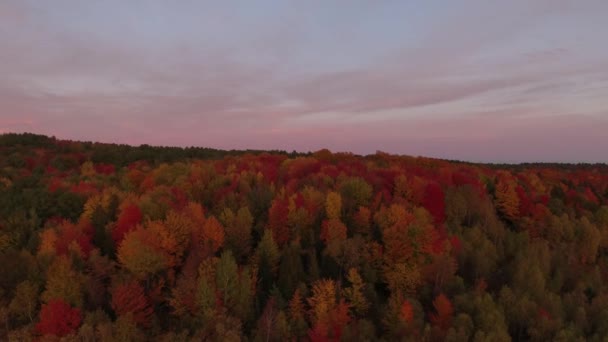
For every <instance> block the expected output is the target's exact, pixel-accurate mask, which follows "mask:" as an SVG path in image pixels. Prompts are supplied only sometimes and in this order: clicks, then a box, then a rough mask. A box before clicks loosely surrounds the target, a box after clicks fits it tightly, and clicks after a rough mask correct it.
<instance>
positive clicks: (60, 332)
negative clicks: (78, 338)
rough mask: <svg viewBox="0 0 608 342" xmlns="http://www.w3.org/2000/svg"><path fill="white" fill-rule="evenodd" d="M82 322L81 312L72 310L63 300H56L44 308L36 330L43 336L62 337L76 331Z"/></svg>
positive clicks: (75, 309)
mask: <svg viewBox="0 0 608 342" xmlns="http://www.w3.org/2000/svg"><path fill="white" fill-rule="evenodd" d="M81 321H82V316H81V314H80V310H78V309H77V308H72V307H71V306H70V305H69V304H67V303H66V302H64V301H63V300H61V299H55V300H51V301H50V302H49V303H48V304H46V305H43V306H42V309H41V310H40V322H38V324H36V330H38V332H39V333H40V334H42V335H55V336H58V337H62V336H65V335H68V334H69V333H71V332H73V331H75V330H76V329H77V328H78V327H79V326H80V322H81Z"/></svg>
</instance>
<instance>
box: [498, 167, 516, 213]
mask: <svg viewBox="0 0 608 342" xmlns="http://www.w3.org/2000/svg"><path fill="white" fill-rule="evenodd" d="M495 197H496V209H498V211H499V212H500V213H501V214H502V215H503V216H504V217H505V218H507V219H508V220H510V221H514V220H516V219H517V218H518V216H519V197H518V196H517V192H516V191H515V183H514V182H513V181H512V180H510V179H508V178H507V177H506V176H503V177H500V178H499V181H498V184H496V191H495Z"/></svg>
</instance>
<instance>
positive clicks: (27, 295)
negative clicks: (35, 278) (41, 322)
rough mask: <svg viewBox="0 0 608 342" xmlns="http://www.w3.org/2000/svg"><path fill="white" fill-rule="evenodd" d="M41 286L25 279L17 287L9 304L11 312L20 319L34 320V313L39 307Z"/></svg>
mask: <svg viewBox="0 0 608 342" xmlns="http://www.w3.org/2000/svg"><path fill="white" fill-rule="evenodd" d="M39 292H40V286H38V284H36V283H34V282H32V281H29V280H25V281H23V282H22V283H20V284H19V285H17V288H16V289H15V296H14V298H13V300H12V301H11V303H10V305H9V310H10V313H11V314H12V315H14V316H16V318H18V319H20V320H25V319H27V320H29V321H30V323H33V322H34V315H35V313H36V309H37V307H38V294H39Z"/></svg>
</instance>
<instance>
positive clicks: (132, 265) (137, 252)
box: [118, 226, 169, 280]
mask: <svg viewBox="0 0 608 342" xmlns="http://www.w3.org/2000/svg"><path fill="white" fill-rule="evenodd" d="M158 245H160V242H159V241H158V235H156V234H154V233H152V231H150V230H146V229H144V228H143V227H141V226H140V227H138V228H137V229H136V230H134V231H131V232H129V233H127V234H126V235H125V237H124V239H123V241H122V243H121V244H120V246H119V247H118V261H120V263H121V264H122V265H123V267H125V268H126V269H127V270H129V271H130V272H131V273H132V274H133V275H135V276H136V277H137V278H138V279H142V280H143V279H147V278H148V277H149V276H152V275H155V274H157V273H159V272H161V271H163V270H165V269H166V268H167V267H168V266H169V259H168V256H167V255H166V254H164V253H163V251H161V250H159V249H158V248H155V246H158Z"/></svg>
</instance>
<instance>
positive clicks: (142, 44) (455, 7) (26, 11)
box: [0, 0, 608, 162]
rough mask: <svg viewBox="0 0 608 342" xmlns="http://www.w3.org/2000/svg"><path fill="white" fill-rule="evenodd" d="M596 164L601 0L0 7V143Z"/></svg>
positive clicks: (2, 2)
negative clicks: (8, 139) (21, 136)
mask: <svg viewBox="0 0 608 342" xmlns="http://www.w3.org/2000/svg"><path fill="white" fill-rule="evenodd" d="M23 131H28V132H35V133H42V134H48V135H55V136H57V137H58V138H66V139H78V140H93V141H104V142H118V143H128V144H136V145H137V144H142V143H147V144H154V145H158V144H159V145H178V146H190V145H196V146H208V147H216V148H227V149H231V148H237V149H244V148H255V149H284V150H289V151H291V150H298V151H309V150H318V149H321V148H329V149H331V150H333V151H351V152H355V153H360V154H367V153H374V152H375V151H376V150H382V151H385V152H391V153H398V154H408V155H424V156H430V157H440V158H448V159H460V160H469V161H484V162H524V161H558V162H580V161H584V162H608V1H606V0H576V1H575V0H509V1H504V0H471V1H468V0H462V1H444V0H442V1H433V0H430V1H429V0H424V1H410V0H387V1H370V0H367V1H363V0H348V1H346V0H344V1H329V0H322V1H321V0H306V1H285V0H276V1H259V0H258V1H251V0H243V1H195V0H179V1H173V0H150V1H143V0H142V1H139V0H129V1H125V0H103V1H83V0H52V1H49V0H38V1H34V0H0V132H23Z"/></svg>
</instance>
